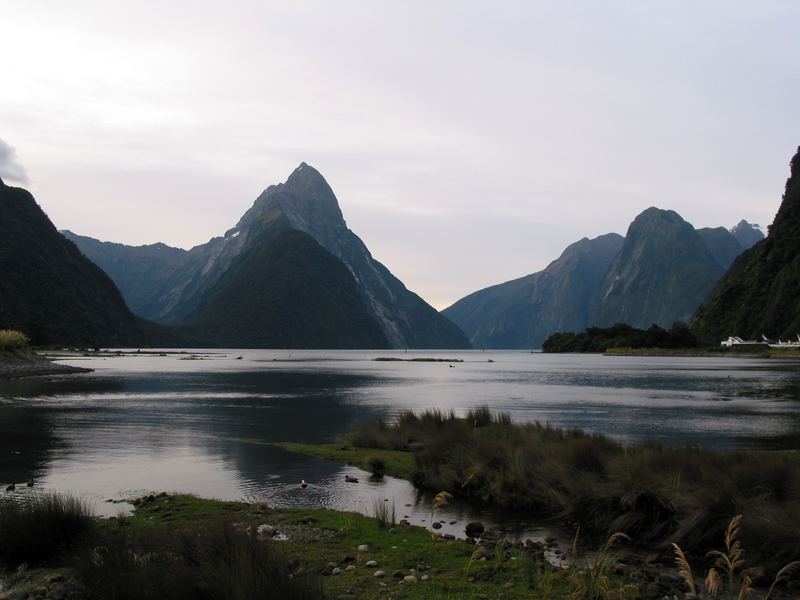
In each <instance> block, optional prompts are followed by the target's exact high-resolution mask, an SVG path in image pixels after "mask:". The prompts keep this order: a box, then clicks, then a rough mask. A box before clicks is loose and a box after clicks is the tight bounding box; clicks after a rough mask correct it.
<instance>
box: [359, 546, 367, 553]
mask: <svg viewBox="0 0 800 600" xmlns="http://www.w3.org/2000/svg"><path fill="white" fill-rule="evenodd" d="M358 551H359V552H369V546H367V545H366V544H361V545H360V546H359V547H358Z"/></svg>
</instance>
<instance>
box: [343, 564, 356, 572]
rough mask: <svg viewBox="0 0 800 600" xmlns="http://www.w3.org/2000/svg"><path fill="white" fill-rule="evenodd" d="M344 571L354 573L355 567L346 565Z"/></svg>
mask: <svg viewBox="0 0 800 600" xmlns="http://www.w3.org/2000/svg"><path fill="white" fill-rule="evenodd" d="M344 570H345V571H355V570H356V566H355V565H347V566H346V567H345V568H344Z"/></svg>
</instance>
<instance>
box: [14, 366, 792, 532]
mask: <svg viewBox="0 0 800 600" xmlns="http://www.w3.org/2000/svg"><path fill="white" fill-rule="evenodd" d="M239 355H242V356H243V358H242V359H241V360H236V357H237V356H239ZM378 356H394V357H397V358H404V359H406V358H413V357H438V358H453V359H462V360H463V361H464V362H459V363H456V362H453V363H449V364H452V365H454V366H453V367H452V368H451V367H450V366H449V364H448V363H446V362H444V363H419V362H417V363H411V362H377V361H375V360H374V359H375V358H376V357H378ZM203 357H204V358H203V359H202V360H185V359H186V355H175V354H169V355H167V356H158V355H154V354H141V355H132V356H130V355H126V356H119V357H116V356H111V355H109V356H106V357H98V358H86V359H82V358H81V359H79V358H76V359H73V360H67V361H65V362H67V363H68V364H73V365H76V366H88V367H91V368H93V369H95V372H94V373H89V374H85V375H77V376H75V375H73V376H64V377H47V378H31V379H23V380H17V381H11V382H0V483H2V486H3V489H5V486H6V485H7V484H8V483H10V482H25V481H28V480H29V479H30V478H35V480H36V488H39V489H62V490H70V491H73V492H76V493H79V494H83V495H85V496H86V497H87V498H89V499H91V500H93V501H94V502H95V503H96V506H97V509H98V511H99V512H101V513H105V514H115V513H116V512H117V511H118V510H119V509H120V505H112V504H109V503H105V502H103V500H104V499H106V498H114V499H119V498H124V497H130V496H131V495H133V494H138V493H143V492H145V491H151V490H154V491H161V490H166V491H182V492H192V493H196V494H200V495H203V496H209V497H217V498H225V499H241V498H243V499H248V500H262V501H266V502H268V503H270V504H273V505H277V506H298V505H299V506H320V505H321V506H327V507H331V508H337V509H355V510H359V511H361V512H365V513H369V512H371V510H372V505H373V503H374V502H376V501H377V502H381V501H382V500H383V499H384V498H389V499H391V501H393V502H394V503H395V506H396V509H397V513H398V518H400V517H403V516H406V515H408V516H409V517H410V518H411V520H412V521H413V522H418V523H419V522H422V521H423V520H424V519H425V518H427V517H428V513H429V504H428V502H429V499H428V498H425V497H420V496H418V495H417V494H416V492H415V491H414V490H413V488H412V487H411V486H410V485H409V484H407V483H406V482H404V481H400V480H395V479H392V478H386V480H385V481H384V482H372V481H370V480H369V478H368V476H367V474H365V473H363V472H361V471H358V470H357V469H354V468H352V467H343V466H340V465H336V464H333V463H328V462H326V461H322V460H318V459H313V458H307V457H303V456H298V455H295V454H292V453H289V452H286V451H283V450H281V449H279V448H275V447H274V446H270V445H269V444H270V442H274V441H297V442H330V441H334V440H337V439H338V438H339V437H340V436H341V435H342V434H343V433H345V432H347V431H348V430H349V429H350V428H351V427H352V426H353V424H354V423H356V422H358V421H361V420H364V419H373V418H376V417H391V416H392V415H393V414H395V413H396V412H397V411H399V410H404V409H415V410H416V409H423V408H429V407H437V408H443V409H450V408H452V409H454V410H455V411H456V412H458V413H463V412H464V411H466V410H467V409H469V408H470V407H474V406H480V405H488V406H490V407H491V408H492V409H496V410H502V411H506V412H508V413H510V414H511V416H512V417H513V418H514V419H515V420H517V421H542V422H548V423H550V424H552V425H556V426H560V427H580V428H583V429H587V430H591V431H596V432H602V433H605V434H607V435H610V436H612V437H614V438H617V439H620V440H624V441H626V442H628V443H633V444H635V443H641V442H643V441H645V440H652V441H656V442H658V443H660V444H663V445H668V446H703V447H712V448H719V449H758V450H775V449H792V450H797V449H799V448H800V363H798V362H796V361H791V360H775V359H769V360H765V359H742V358H719V359H717V358H662V357H659V358H645V357H604V356H596V355H591V356H582V355H543V354H530V353H527V352H491V353H490V352H479V351H472V352H446V353H433V352H428V353H425V352H414V353H411V352H409V353H408V354H405V353H402V352H391V351H380V352H355V351H353V352H350V351H334V352H332V351H284V350H281V351H266V350H263V351H256V350H242V351H234V350H232V351H227V352H226V351H222V352H219V351H213V353H212V352H209V353H204V354H203ZM346 473H347V474H354V475H357V476H358V477H359V478H360V481H361V483H359V484H347V483H345V482H344V475H345V474H346ZM301 479H305V480H306V481H309V482H310V483H311V485H310V486H309V488H308V489H306V490H301V489H300V488H299V487H298V485H297V484H298V482H299V481H300V480H301ZM18 493H20V492H18ZM21 493H28V492H27V491H25V490H23V491H22V492H21ZM475 516H476V515H475V514H473V513H469V511H468V509H466V508H465V507H459V506H457V505H455V506H452V507H450V508H449V509H448V511H445V512H444V513H443V514H442V517H443V518H445V519H447V520H459V524H457V525H456V526H454V527H453V528H451V530H452V531H453V533H457V532H460V531H462V530H463V519H466V518H473V517H475ZM477 516H480V515H477ZM482 517H483V518H487V516H486V515H483V516H482ZM494 520H495V521H497V518H495V519H494ZM501 521H502V519H501ZM500 525H505V526H507V527H509V528H512V529H519V523H517V522H515V520H514V519H513V517H509V518H508V522H507V523H500ZM447 530H448V529H447V528H446V529H445V531H447ZM526 533H528V534H530V528H527V529H526Z"/></svg>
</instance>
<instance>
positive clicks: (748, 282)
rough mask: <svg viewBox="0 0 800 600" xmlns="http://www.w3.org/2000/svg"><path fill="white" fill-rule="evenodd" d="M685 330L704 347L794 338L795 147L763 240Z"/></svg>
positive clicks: (799, 215) (798, 176)
mask: <svg viewBox="0 0 800 600" xmlns="http://www.w3.org/2000/svg"><path fill="white" fill-rule="evenodd" d="M691 325H692V329H693V331H694V332H695V334H696V335H697V336H698V337H699V338H700V339H701V340H703V341H704V342H706V343H709V344H710V343H719V341H720V340H721V339H724V338H726V337H728V336H730V335H735V336H739V337H742V338H751V339H752V338H756V339H760V337H761V334H762V333H763V334H766V335H767V336H769V337H773V338H783V339H786V338H792V339H795V336H796V335H797V334H798V332H800V148H798V152H797V154H795V156H794V158H792V160H791V163H790V176H789V179H788V180H787V181H786V189H785V192H784V195H783V201H782V203H781V206H780V208H779V209H778V213H777V215H776V216H775V221H774V222H773V224H772V226H771V227H770V231H769V234H768V235H767V237H766V239H764V240H762V241H760V242H758V243H757V244H755V245H754V246H753V247H752V248H750V249H749V250H747V251H746V252H744V253H743V254H742V255H741V256H740V257H739V258H738V259H737V260H736V261H735V262H734V263H733V266H732V267H731V269H730V271H728V273H726V274H725V276H724V277H723V278H722V279H721V280H720V282H719V284H718V285H717V286H716V288H715V289H714V291H713V293H712V294H711V295H710V297H709V298H708V299H707V300H706V301H705V302H704V303H703V305H702V306H701V307H700V309H699V310H698V311H697V314H696V315H695V317H694V319H693V321H692V324H691Z"/></svg>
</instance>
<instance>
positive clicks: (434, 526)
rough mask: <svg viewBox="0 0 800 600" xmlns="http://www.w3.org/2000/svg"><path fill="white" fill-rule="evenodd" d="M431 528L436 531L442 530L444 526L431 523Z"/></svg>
mask: <svg viewBox="0 0 800 600" xmlns="http://www.w3.org/2000/svg"><path fill="white" fill-rule="evenodd" d="M431 527H433V528H434V529H441V528H442V524H441V523H437V522H434V523H431Z"/></svg>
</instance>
